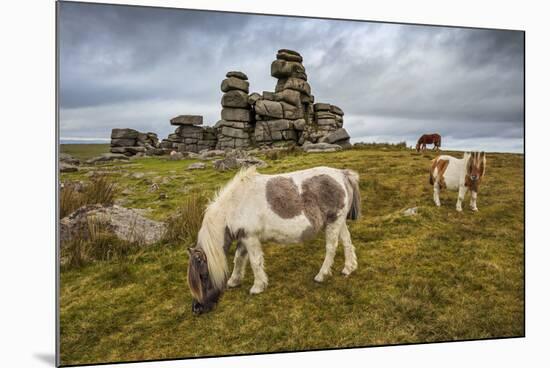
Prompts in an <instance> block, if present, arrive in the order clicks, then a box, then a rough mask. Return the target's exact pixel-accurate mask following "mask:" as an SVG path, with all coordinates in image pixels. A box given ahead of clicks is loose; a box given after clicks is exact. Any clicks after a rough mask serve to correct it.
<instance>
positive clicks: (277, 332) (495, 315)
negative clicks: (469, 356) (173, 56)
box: [60, 145, 524, 364]
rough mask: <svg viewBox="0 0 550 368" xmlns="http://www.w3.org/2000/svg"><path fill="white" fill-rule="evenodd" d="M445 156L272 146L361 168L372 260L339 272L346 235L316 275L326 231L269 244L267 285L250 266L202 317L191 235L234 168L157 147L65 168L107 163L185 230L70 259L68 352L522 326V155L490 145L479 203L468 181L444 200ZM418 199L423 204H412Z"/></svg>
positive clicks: (295, 158)
mask: <svg viewBox="0 0 550 368" xmlns="http://www.w3.org/2000/svg"><path fill="white" fill-rule="evenodd" d="M74 152H76V151H74ZM451 154H453V155H455V156H457V157H459V155H461V154H459V153H456V152H452V153H451ZM435 155H436V154H435V153H433V152H426V153H420V154H419V153H416V152H413V151H411V150H408V149H406V148H404V147H401V146H392V145H388V146H384V147H377V146H372V147H371V146H366V147H362V148H361V149H353V150H348V151H342V152H336V153H320V154H307V155H300V154H294V153H292V152H285V153H283V154H279V155H276V156H273V157H271V158H269V157H268V158H266V159H267V162H268V164H269V167H267V168H265V169H261V170H259V171H261V172H263V173H280V172H287V171H293V170H299V169H304V168H309V167H314V166H321V165H322V166H332V167H338V168H349V169H353V170H356V171H357V172H359V174H360V177H361V184H360V188H361V192H362V193H361V194H362V206H363V211H362V213H363V217H362V218H361V219H360V220H359V221H356V222H349V228H350V232H351V236H352V240H353V243H354V245H355V247H356V251H357V257H358V264H359V267H358V269H357V271H356V272H355V273H353V274H352V275H351V276H350V277H348V278H345V277H343V276H341V275H340V274H339V272H340V270H341V269H342V268H343V265H344V256H343V250H342V247H341V246H339V248H338V251H337V256H336V259H335V264H334V267H333V276H332V277H330V278H328V280H327V281H326V282H325V283H323V284H317V283H315V282H314V281H313V277H314V276H315V274H316V273H317V271H318V270H319V267H320V266H321V263H322V261H323V258H324V248H325V247H324V239H323V237H322V236H320V237H318V238H317V239H315V240H313V241H309V242H307V243H305V244H299V245H285V246H279V245H276V244H265V246H264V251H265V267H266V272H267V274H268V275H269V282H270V283H269V286H268V288H267V289H266V291H265V292H264V293H263V294H260V295H257V296H251V295H249V293H248V290H249V288H250V287H251V286H252V282H253V279H252V273H251V271H250V269H248V270H247V275H246V277H245V280H244V282H243V285H242V286H241V287H239V288H237V289H232V290H229V291H227V292H226V293H225V295H224V296H223V298H222V300H221V303H220V304H219V305H218V306H217V308H216V309H215V310H214V311H213V312H212V313H208V314H205V315H201V316H194V315H193V314H192V313H191V296H190V294H189V290H188V288H187V285H186V281H185V272H186V268H187V254H186V250H185V248H186V246H188V245H189V243H188V242H189V241H190V239H189V238H190V237H192V236H193V233H195V232H196V228H197V226H198V225H197V224H198V223H199V222H200V221H197V217H199V218H200V216H199V215H198V214H200V213H201V211H202V208H203V207H204V205H205V202H203V201H204V199H203V198H204V197H210V196H211V195H212V194H213V193H214V191H215V190H216V189H218V188H219V187H220V186H222V185H223V184H224V183H226V182H227V181H228V180H229V179H230V178H231V177H232V176H233V175H234V173H235V172H234V171H233V172H224V173H219V172H217V171H215V170H214V169H213V168H212V166H211V164H208V165H209V166H208V168H207V169H205V170H198V171H187V170H186V168H187V166H188V165H189V164H190V163H192V162H195V161H193V160H182V161H169V160H167V159H166V158H163V157H153V158H143V159H138V160H132V161H130V162H122V163H120V162H119V163H107V164H104V165H98V166H96V167H89V168H86V167H84V168H81V170H80V171H78V172H75V173H64V174H62V175H61V178H62V180H64V181H65V180H80V181H84V182H88V181H90V180H91V179H90V176H89V172H90V171H103V172H105V173H107V174H106V175H109V178H111V179H112V180H113V181H114V182H115V183H116V185H117V191H116V197H115V202H117V201H118V202H119V203H121V204H122V205H124V206H127V207H134V208H143V209H149V212H148V213H149V216H151V217H152V218H154V219H157V220H163V221H168V222H169V223H170V221H172V225H171V226H172V229H173V236H172V237H171V238H170V241H165V242H163V243H162V244H156V245H154V246H151V247H148V248H145V249H141V250H140V251H139V252H136V253H130V254H127V255H125V256H122V257H116V258H114V259H108V260H103V261H96V262H93V263H88V264H85V265H83V266H81V267H78V268H76V267H73V268H71V267H67V268H64V269H63V270H62V272H61V285H60V286H61V302H60V308H61V316H60V317H61V362H62V364H79V363H81V364H84V363H94V362H105V361H120V360H142V359H145V360H147V359H163V358H181V357H191V356H210V355H220V354H234V353H254V352H267V351H285V350H303V349H319V348H327V347H351V346H365V345H379V344H395V343H409V342H426V341H441V340H459V339H474V338H487V337H505V336H521V335H523V334H524V329H523V328H524V315H523V311H524V300H523V295H524V285H523V276H524V269H523V264H524V263H523V261H524V254H523V243H524V216H523V207H524V200H523V177H524V167H523V156H522V155H514V154H489V155H488V157H487V165H488V168H487V177H486V178H485V179H484V183H483V185H482V187H481V189H480V194H479V197H478V207H479V209H480V211H479V212H478V213H473V212H471V211H469V210H467V209H465V211H464V212H463V213H457V212H456V211H455V202H456V195H457V194H456V193H455V192H447V191H445V192H443V193H442V195H441V202H442V207H441V208H436V207H435V206H434V205H433V202H432V191H431V187H430V186H429V184H428V168H429V166H430V160H431V159H432V158H434V157H435ZM75 156H77V154H76V153H75ZM79 157H83V156H79ZM262 158H265V157H262ZM136 174H138V175H136ZM153 183H155V184H157V185H158V189H157V190H151V187H152V184H153ZM159 192H161V193H164V194H165V197H164V196H163V197H162V198H164V199H160V196H159ZM467 199H468V198H467ZM414 206H417V207H418V215H417V216H414V217H403V216H402V215H401V213H402V211H403V210H404V209H406V208H409V207H414ZM186 214H189V216H188V217H186ZM180 228H181V229H180ZM191 241H192V240H191ZM233 252H234V246H233V247H232V249H231V252H230V253H231V259H230V260H229V263H230V265H232V254H233Z"/></svg>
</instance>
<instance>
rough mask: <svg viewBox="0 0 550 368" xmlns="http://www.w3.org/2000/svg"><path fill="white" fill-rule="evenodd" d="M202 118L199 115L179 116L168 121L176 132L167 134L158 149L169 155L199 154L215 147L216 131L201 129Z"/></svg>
mask: <svg viewBox="0 0 550 368" xmlns="http://www.w3.org/2000/svg"><path fill="white" fill-rule="evenodd" d="M202 123H203V118H202V116H200V115H179V116H176V117H175V118H172V119H170V124H172V125H175V126H177V128H176V131H175V132H174V133H172V134H169V135H168V137H167V138H166V139H163V140H162V142H161V143H160V147H161V148H162V149H163V150H165V151H166V153H170V152H171V151H173V150H176V151H178V152H200V151H202V150H205V149H207V150H210V149H214V148H215V147H216V131H215V129H214V128H212V127H205V128H203V127H201V126H200V125H202Z"/></svg>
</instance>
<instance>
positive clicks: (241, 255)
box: [227, 241, 248, 288]
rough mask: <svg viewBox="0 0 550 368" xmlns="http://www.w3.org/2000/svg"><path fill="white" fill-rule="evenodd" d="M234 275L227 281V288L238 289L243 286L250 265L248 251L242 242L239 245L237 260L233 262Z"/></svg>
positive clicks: (236, 254) (236, 253)
mask: <svg viewBox="0 0 550 368" xmlns="http://www.w3.org/2000/svg"><path fill="white" fill-rule="evenodd" d="M233 263H234V265H235V266H234V267H233V273H232V274H231V277H230V278H229V280H227V287H230V288H231V287H237V286H239V285H240V284H241V281H242V280H243V278H244V274H245V271H246V264H247V263H248V251H247V250H246V247H245V246H244V244H243V243H241V242H240V241H239V242H238V243H237V250H236V252H235V260H234V261H233Z"/></svg>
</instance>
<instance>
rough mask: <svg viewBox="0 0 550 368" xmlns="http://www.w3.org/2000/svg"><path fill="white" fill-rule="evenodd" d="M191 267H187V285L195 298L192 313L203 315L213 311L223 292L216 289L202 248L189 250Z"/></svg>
mask: <svg viewBox="0 0 550 368" xmlns="http://www.w3.org/2000/svg"><path fill="white" fill-rule="evenodd" d="M187 251H188V253H189V265H188V267H187V283H188V285H189V289H190V290H191V295H192V296H193V301H192V305H191V308H192V311H193V313H195V314H201V313H204V312H208V311H210V310H212V309H213V308H214V307H215V306H216V304H217V303H218V300H219V298H220V296H221V294H222V292H223V290H221V289H219V288H216V287H215V286H214V283H213V282H212V279H211V277H210V272H209V270H208V258H207V257H206V253H205V252H204V251H203V250H202V249H201V248H200V247H194V248H187Z"/></svg>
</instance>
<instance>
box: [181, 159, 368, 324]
mask: <svg viewBox="0 0 550 368" xmlns="http://www.w3.org/2000/svg"><path fill="white" fill-rule="evenodd" d="M360 207H361V199H360V193H359V176H358V174H357V173H356V172H353V171H351V170H340V169H333V168H329V167H315V168H312V169H307V170H301V171H295V172H291V173H286V174H279V175H263V174H259V173H257V172H256V169H255V168H254V167H251V168H248V169H244V170H241V171H240V172H239V173H238V174H237V175H235V177H234V178H233V179H232V180H231V181H230V182H229V183H228V184H227V185H225V187H223V188H222V189H221V190H220V191H219V193H218V194H217V195H216V197H215V198H214V200H213V201H212V202H211V203H210V204H209V205H208V207H207V209H206V211H205V213H204V218H203V222H202V226H201V228H200V230H199V233H198V238H197V244H196V246H195V247H194V248H189V255H190V259H189V267H188V271H187V281H188V284H189V288H190V289H191V294H192V295H193V305H192V309H193V312H194V313H202V312H207V311H209V310H211V309H212V308H213V307H214V306H215V305H216V303H217V302H218V300H219V298H220V296H221V295H222V293H223V291H224V289H225V287H226V286H227V287H235V286H238V285H239V284H240V283H241V281H242V279H243V276H244V272H245V267H246V263H247V262H248V260H250V266H251V268H252V272H253V273H254V285H253V286H252V288H251V289H250V293H251V294H258V293H261V292H262V291H264V289H265V288H266V286H267V281H268V280H267V275H266V273H265V271H264V257H263V252H262V244H261V242H263V241H274V242H277V243H283V244H286V243H299V242H302V241H304V240H307V239H312V238H314V237H315V236H316V234H318V233H319V232H320V231H322V230H325V236H326V254H325V260H324V262H323V265H322V266H321V269H320V271H319V273H318V274H317V275H316V276H315V281H317V282H322V281H323V280H324V279H325V278H326V277H327V276H328V275H330V274H331V267H332V264H333V261H334V255H335V252H336V248H337V245H338V240H341V241H342V243H343V245H344V255H345V265H344V269H343V270H342V273H343V274H344V275H346V276H347V275H349V274H351V273H352V272H353V271H354V270H355V269H356V268H357V258H356V255H355V249H354V247H353V244H352V242H351V237H350V233H349V231H348V227H347V225H346V218H348V219H352V220H355V219H357V218H359V216H360ZM233 241H237V250H236V252H235V260H234V268H233V273H232V274H231V277H230V278H229V280H228V279H227V277H228V274H229V270H228V266H227V260H226V255H227V252H228V249H229V247H230V245H231V243H232V242H233Z"/></svg>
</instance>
